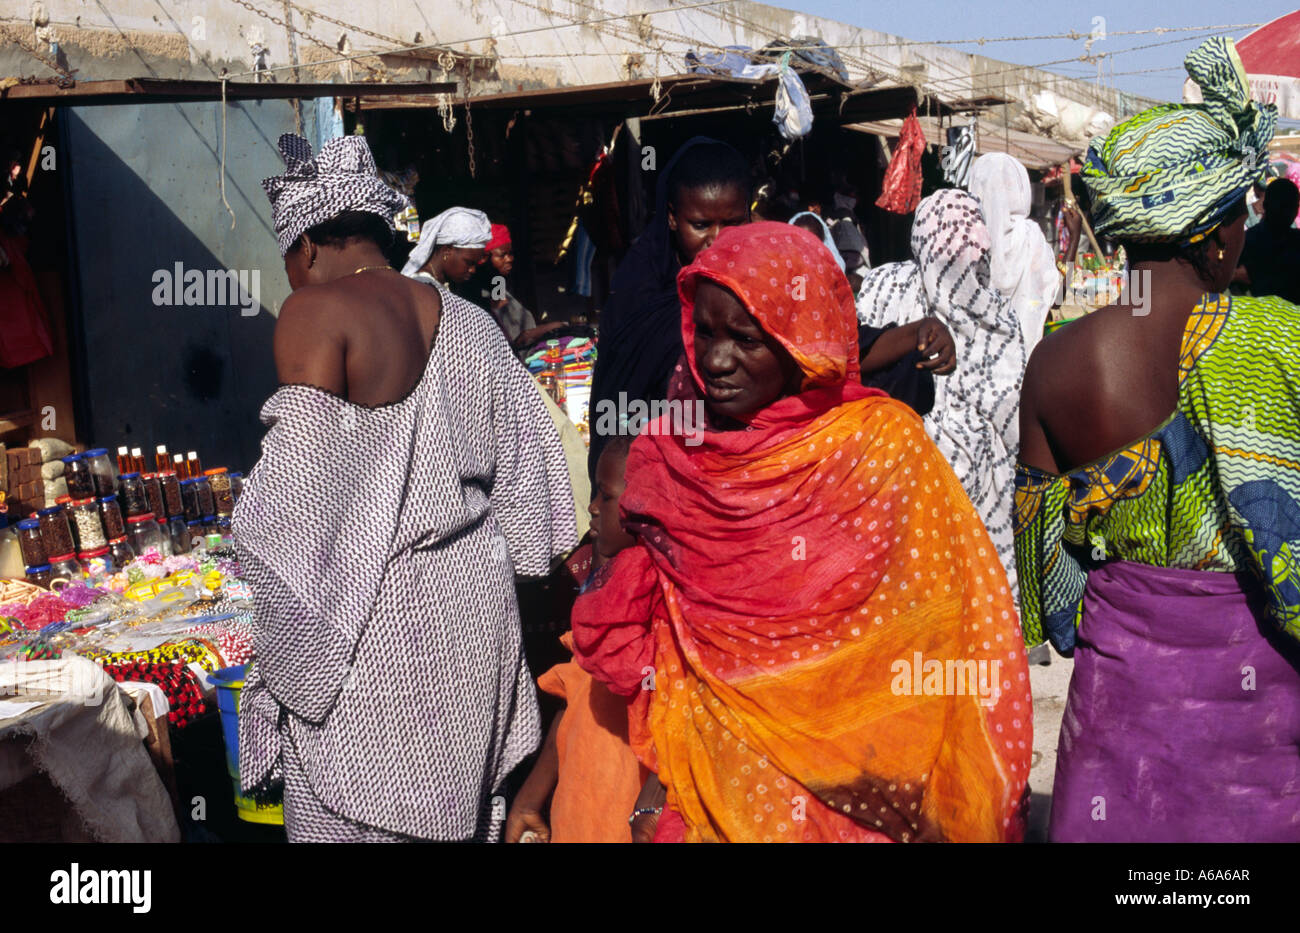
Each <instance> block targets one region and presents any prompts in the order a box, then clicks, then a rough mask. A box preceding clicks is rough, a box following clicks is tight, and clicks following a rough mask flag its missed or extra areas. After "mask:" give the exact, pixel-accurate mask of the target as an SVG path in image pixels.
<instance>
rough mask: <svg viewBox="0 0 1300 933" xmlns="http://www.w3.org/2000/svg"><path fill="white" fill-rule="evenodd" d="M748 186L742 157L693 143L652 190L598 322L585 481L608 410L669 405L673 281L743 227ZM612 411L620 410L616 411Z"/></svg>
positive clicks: (675, 342)
mask: <svg viewBox="0 0 1300 933" xmlns="http://www.w3.org/2000/svg"><path fill="white" fill-rule="evenodd" d="M750 192H751V182H750V172H749V165H748V163H747V162H746V160H745V158H744V156H742V155H741V154H740V153H739V152H737V151H736V150H735V149H733V148H732V147H731V146H728V145H727V144H726V143H723V142H719V141H718V140H716V139H710V138H709V137H707V136H696V137H695V138H693V139H691V140H689V141H688V142H687V143H686V144H685V145H683V146H682V147H681V148H680V149H678V150H677V152H676V154H674V155H673V158H672V160H671V161H669V163H668V164H667V165H666V166H665V167H664V169H663V171H662V172H661V173H660V175H659V180H658V183H657V184H656V186H655V212H654V216H653V217H651V219H650V223H649V224H648V225H647V226H646V229H645V230H644V231H643V232H642V234H641V236H640V237H638V238H637V240H636V242H635V243H633V244H632V248H631V249H630V250H628V253H627V255H626V256H625V257H624V258H623V261H622V262H621V263H619V267H618V271H616V272H615V273H614V281H613V283H612V285H611V288H610V296H609V300H608V302H607V303H606V305H605V309H604V310H603V311H602V312H601V315H600V344H599V349H598V351H597V354H596V371H595V374H594V375H593V378H592V392H591V405H592V408H591V411H592V415H591V424H592V426H593V430H592V434H591V456H590V459H589V461H588V463H589V468H590V471H591V473H592V474H593V476H594V474H595V464H596V461H597V460H598V459H599V458H600V452H601V450H603V449H604V446H605V443H606V442H607V441H608V440H609V437H607V436H605V434H604V433H603V432H601V431H598V430H596V429H595V428H596V426H597V424H598V423H600V422H599V420H598V418H597V414H598V413H599V412H600V411H601V410H604V409H605V408H606V407H607V406H610V405H613V406H618V405H619V395H620V393H626V397H625V402H624V405H626V404H628V403H630V402H632V401H634V400H637V399H639V400H641V401H644V402H646V403H650V402H653V401H655V400H658V399H666V398H667V397H668V380H669V377H670V376H671V375H672V373H673V367H674V366H676V365H677V363H678V361H679V360H680V359H681V356H682V327H681V324H682V322H681V314H682V311H681V305H680V303H679V302H678V298H677V273H678V272H679V271H680V270H681V269H682V268H683V267H684V266H687V265H689V264H690V263H691V261H692V260H693V259H694V258H695V256H696V255H697V254H698V253H699V252H700V251H701V250H702V249H704V248H705V247H707V246H708V245H709V244H711V243H712V242H713V241H714V239H715V238H716V237H717V236H718V234H719V233H720V232H721V231H722V230H723V229H724V228H726V227H734V226H738V225H740V224H745V223H749V206H750V205H749V202H750ZM615 410H620V411H622V410H626V409H625V408H616V409H615Z"/></svg>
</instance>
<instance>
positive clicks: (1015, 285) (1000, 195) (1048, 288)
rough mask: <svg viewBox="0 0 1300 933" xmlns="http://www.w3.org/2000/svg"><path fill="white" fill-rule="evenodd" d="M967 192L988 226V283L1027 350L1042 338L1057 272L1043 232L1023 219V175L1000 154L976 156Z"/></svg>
mask: <svg viewBox="0 0 1300 933" xmlns="http://www.w3.org/2000/svg"><path fill="white" fill-rule="evenodd" d="M970 193H971V194H973V195H975V197H976V198H978V199H979V202H980V209H981V211H982V212H983V214H984V222H985V224H986V225H987V226H988V228H989V239H990V241H991V247H992V248H991V250H990V256H989V263H990V267H991V268H990V272H991V275H992V281H993V286H994V287H995V288H996V289H997V290H998V291H999V292H1001V293H1002V297H1003V298H1005V299H1006V300H1007V301H1009V302H1010V303H1011V307H1012V308H1014V309H1015V312H1016V314H1017V315H1018V316H1019V318H1020V323H1021V326H1022V327H1023V329H1024V332H1025V350H1026V352H1028V353H1032V352H1033V350H1034V347H1035V346H1036V345H1037V343H1038V341H1039V340H1041V339H1042V336H1043V325H1044V323H1046V321H1047V315H1048V312H1050V311H1051V310H1052V302H1054V301H1055V300H1056V295H1057V292H1058V290H1059V289H1060V284H1061V276H1060V273H1059V272H1058V271H1057V269H1056V258H1055V256H1054V255H1053V253H1052V248H1051V247H1050V246H1049V245H1048V244H1047V239H1046V238H1045V237H1044V236H1043V231H1042V230H1040V229H1039V228H1038V224H1036V223H1034V222H1033V221H1032V220H1030V219H1029V208H1030V205H1031V203H1032V200H1033V196H1032V192H1031V191H1030V188H1029V173H1028V172H1026V171H1025V167H1024V166H1023V165H1021V164H1020V163H1019V162H1018V161H1016V160H1015V159H1013V158H1012V157H1011V156H1009V155H1007V154H1006V153H1005V152H991V153H989V154H988V155H982V156H980V157H979V158H978V159H976V160H975V164H974V165H973V166H972V167H971V172H970Z"/></svg>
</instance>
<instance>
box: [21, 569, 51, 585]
mask: <svg viewBox="0 0 1300 933" xmlns="http://www.w3.org/2000/svg"><path fill="white" fill-rule="evenodd" d="M25 572H26V575H27V582H28V583H34V584H35V585H36V586H40V587H44V588H45V589H47V590H48V589H49V588H50V580H52V579H53V575H52V574H51V573H50V565H49V564H37V565H36V566H35V567H28V568H27V569H26V571H25Z"/></svg>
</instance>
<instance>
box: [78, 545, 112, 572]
mask: <svg viewBox="0 0 1300 933" xmlns="http://www.w3.org/2000/svg"><path fill="white" fill-rule="evenodd" d="M77 557H78V558H79V559H80V560H81V567H82V570H83V571H84V572H85V574H86V576H88V577H92V578H93V577H107V576H110V575H111V574H112V573H114V571H115V569H116V568H114V567H113V558H112V556H110V554H109V550H108V547H107V545H105V546H104V547H100V548H95V549H94V550H93V551H82V552H81V553H80V554H78V555H77Z"/></svg>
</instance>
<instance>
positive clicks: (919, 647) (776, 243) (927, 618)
mask: <svg viewBox="0 0 1300 933" xmlns="http://www.w3.org/2000/svg"><path fill="white" fill-rule="evenodd" d="M733 270H734V271H733ZM777 270H779V271H780V274H779V275H778V274H777ZM705 278H707V279H708V280H710V281H712V282H716V283H718V284H720V285H722V286H724V287H726V288H728V289H729V290H731V291H732V293H733V294H735V295H736V296H737V297H738V298H739V299H740V301H741V302H742V303H743V304H744V306H745V309H746V310H747V311H748V312H749V313H750V314H751V315H752V316H754V318H755V319H756V320H757V321H758V322H759V324H760V326H761V327H762V328H763V329H764V330H765V331H766V332H767V333H769V334H771V335H773V336H774V337H775V338H776V339H777V340H779V341H780V342H781V344H782V346H784V347H785V348H786V349H787V350H788V351H789V352H790V354H791V355H792V357H793V358H794V360H795V363H796V364H797V365H798V367H799V371H800V373H801V374H802V385H801V391H800V392H799V393H798V394H796V395H792V396H789V397H785V398H782V399H779V400H778V401H776V402H774V403H772V404H771V405H769V406H768V407H766V408H764V409H762V410H761V411H759V412H757V413H755V414H754V415H752V416H750V417H748V418H747V419H746V421H747V426H746V427H745V428H742V429H738V430H734V431H705V432H703V437H702V438H695V439H694V440H698V441H700V443H699V444H698V445H697V446H692V445H690V444H688V443H687V439H686V438H684V437H682V436H681V435H680V434H678V435H673V434H672V433H671V432H668V431H664V432H663V433H659V432H655V431H651V432H649V433H646V434H643V435H641V436H639V437H637V438H636V440H634V441H633V443H632V447H631V451H630V453H629V455H628V463H627V471H626V482H627V488H626V491H625V492H624V494H623V497H622V500H621V510H622V512H623V514H624V515H625V517H626V521H625V527H627V529H628V530H629V531H630V532H632V534H633V535H634V536H635V537H636V539H637V541H636V544H635V546H633V547H631V548H628V549H627V550H624V551H623V552H621V553H620V554H619V555H618V556H617V557H615V558H614V560H613V562H612V563H610V564H607V565H606V566H604V567H602V568H601V569H600V570H599V571H597V572H596V574H595V576H594V577H593V582H592V585H591V586H590V587H589V589H588V590H587V591H586V592H585V593H584V594H583V595H582V596H580V597H579V598H578V601H577V603H576V604H575V606H574V612H573V634H574V645H575V649H576V656H577V658H578V660H579V663H581V664H582V665H583V667H584V668H586V669H587V670H588V671H590V672H591V674H592V676H594V677H595V678H596V679H597V680H599V681H601V682H602V683H604V684H606V685H607V686H608V687H609V689H610V690H611V691H613V692H615V693H617V694H620V695H621V696H625V697H629V698H630V700H631V703H630V706H629V713H628V716H629V735H630V739H631V743H632V746H633V748H634V749H635V751H636V752H637V755H638V757H639V758H640V760H641V761H642V762H643V763H644V764H646V766H647V767H649V768H650V769H651V770H653V771H655V772H656V774H657V775H658V776H659V779H660V781H661V782H662V783H663V784H664V786H665V788H666V789H667V801H668V802H667V809H665V811H664V817H663V823H662V824H661V826H664V827H673V826H681V829H682V837H683V838H685V839H686V840H688V841H751V842H760V841H791V842H793V841H817V842H829V841H860V842H868V841H871V842H882V841H890V840H893V841H900V842H909V841H920V840H938V839H946V840H965V841H974V840H983V841H995V840H1014V839H1019V838H1020V837H1021V835H1022V834H1023V828H1024V823H1023V812H1022V810H1021V800H1022V795H1023V793H1024V789H1025V785H1026V781H1027V779H1028V773H1029V759H1030V755H1031V754H1032V741H1031V737H1030V727H1031V716H1032V713H1031V710H1030V697H1029V687H1028V674H1027V666H1026V662H1025V656H1024V651H1023V646H1021V645H1020V643H1019V638H1018V628H1017V622H1016V616H1015V607H1014V603H1013V602H1012V598H1011V594H1010V590H1009V587H1008V586H1007V581H1006V576H1005V573H1004V572H1003V570H1002V568H1001V566H1000V565H999V563H998V560H997V556H996V554H995V552H994V549H993V548H992V547H991V546H990V541H989V538H988V536H987V535H986V533H985V530H984V526H983V524H982V523H981V522H980V520H979V517H978V515H977V514H976V512H975V510H974V509H973V508H972V507H971V504H970V501H969V499H968V498H967V496H966V494H965V493H964V492H963V491H962V489H961V486H960V484H959V483H958V481H957V478H956V477H955V476H954V475H953V472H952V470H951V469H950V468H949V467H948V465H947V463H945V462H944V460H943V457H942V456H941V455H940V454H939V452H938V450H937V449H936V447H935V445H934V443H933V442H932V441H930V440H929V438H928V437H926V435H925V432H924V429H923V427H922V425H921V422H920V419H919V418H917V417H916V415H914V414H913V413H912V412H911V411H910V410H908V409H907V408H906V406H904V405H902V404H901V403H899V402H897V401H894V400H892V399H889V398H886V397H885V396H884V394H883V393H881V392H879V391H878V390H873V389H868V388H866V387H864V386H863V385H862V384H861V382H860V380H859V373H858V355H857V333H856V328H855V326H854V323H853V304H852V295H851V292H850V290H849V286H848V282H847V280H846V279H845V277H844V274H843V272H841V271H840V270H839V269H838V268H837V267H836V266H835V264H834V263H833V262H832V261H831V257H830V256H829V255H827V253H826V250H825V248H824V247H823V245H822V244H821V243H820V242H818V240H817V239H816V238H815V237H814V236H813V235H812V234H809V233H807V232H806V231H803V230H800V229H798V228H795V227H791V226H789V225H786V224H776V223H757V224H750V225H747V226H741V227H734V228H729V229H727V230H724V231H723V232H722V234H721V235H719V237H718V239H717V240H716V241H715V242H714V244H713V245H712V246H711V247H710V248H709V249H707V250H705V251H704V252H703V253H701V254H700V256H699V257H698V258H697V259H696V261H695V263H694V264H692V265H691V266H690V267H688V268H687V269H686V270H685V271H684V272H683V273H682V276H681V280H680V281H681V301H682V310H681V316H680V327H681V328H682V332H683V334H682V336H683V344H684V346H685V347H686V348H687V353H686V359H687V364H688V366H689V369H690V375H683V376H680V377H677V378H675V379H674V384H673V386H672V387H671V389H670V398H671V399H680V400H682V401H683V402H684V403H688V404H689V403H694V402H695V401H696V400H698V399H699V398H700V396H699V393H698V381H699V380H698V366H697V364H696V362H695V360H694V323H693V317H692V314H693V307H694V294H695V286H696V284H697V283H698V281H699V280H701V279H705ZM801 278H802V279H803V281H804V282H805V283H806V300H803V301H801V300H800V299H799V298H795V297H793V292H792V285H791V282H792V281H794V280H798V279H801ZM742 565H743V566H746V567H749V568H752V569H753V570H754V573H749V574H739V573H737V572H736V568H737V567H738V566H742ZM977 632H978V634H976V633H977ZM902 658H906V659H907V660H906V662H905V663H906V664H907V665H908V666H909V667H910V666H911V665H912V664H913V662H914V661H915V663H916V664H917V665H918V667H917V669H916V679H915V681H914V679H913V678H912V676H911V675H910V673H909V675H908V676H907V677H906V678H904V680H903V681H900V679H899V678H900V676H901V675H900V673H899V670H898V667H897V664H898V661H899V659H902ZM938 659H961V661H962V664H963V669H964V670H966V671H967V673H968V674H970V675H971V676H972V677H974V676H975V672H976V671H983V672H984V678H985V680H984V681H983V683H984V685H985V687H986V688H987V691H986V695H984V696H983V697H982V696H981V695H980V694H979V690H978V688H977V687H976V685H975V684H974V681H973V680H972V681H969V682H968V686H967V687H957V686H956V685H955V684H950V686H951V687H952V689H948V690H945V689H944V688H943V685H940V687H939V689H938V690H933V689H931V690H929V691H927V690H925V689H924V688H918V689H916V690H915V691H913V683H914V682H915V683H916V684H920V683H921V673H922V672H921V666H923V665H924V664H925V663H926V661H927V660H928V661H929V662H930V663H931V664H933V663H938V664H939V665H940V668H942V667H943V663H942V661H940V660H938ZM967 664H968V665H969V667H966V666H965V665H967ZM928 670H929V668H927V671H928ZM952 673H953V672H952V670H951V668H950V670H949V674H950V675H951V674H952ZM648 674H652V675H653V686H654V689H653V690H647V689H645V687H644V685H645V682H646V678H647V676H648ZM927 676H929V675H927ZM958 676H960V675H958ZM933 686H934V685H933V683H931V687H933ZM995 693H996V695H994V694H995ZM679 820H680V822H679Z"/></svg>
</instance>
